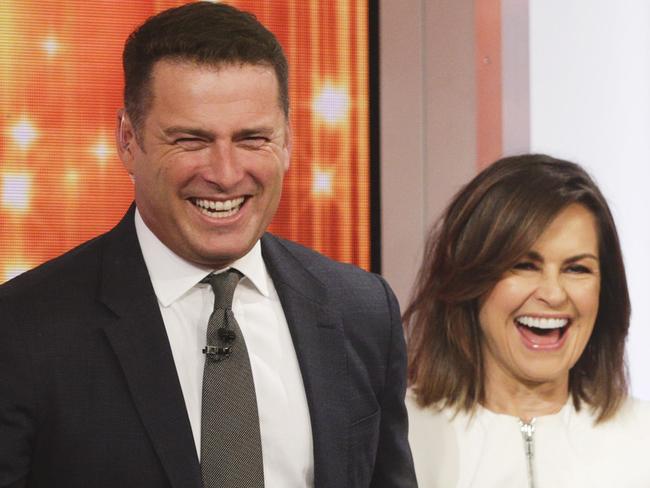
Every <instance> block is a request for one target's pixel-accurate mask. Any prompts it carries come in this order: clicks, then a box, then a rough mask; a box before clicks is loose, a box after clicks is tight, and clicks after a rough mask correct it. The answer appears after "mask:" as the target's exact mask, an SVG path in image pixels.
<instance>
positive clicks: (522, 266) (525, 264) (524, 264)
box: [513, 261, 537, 271]
mask: <svg viewBox="0 0 650 488" xmlns="http://www.w3.org/2000/svg"><path fill="white" fill-rule="evenodd" d="M513 268H514V269H518V270H520V271H535V270H536V269H537V265H536V264H535V263H533V262H532V261H520V262H518V263H516V264H515V265H514V266H513Z"/></svg>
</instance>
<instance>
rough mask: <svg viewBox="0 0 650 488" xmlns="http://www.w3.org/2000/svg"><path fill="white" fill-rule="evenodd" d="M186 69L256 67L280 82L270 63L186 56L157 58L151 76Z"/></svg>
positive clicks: (218, 70) (209, 69) (213, 71)
mask: <svg viewBox="0 0 650 488" xmlns="http://www.w3.org/2000/svg"><path fill="white" fill-rule="evenodd" d="M170 68H171V69H174V70H181V71H185V70H187V71H188V72H189V71H205V72H211V73H220V72H223V71H226V70H230V69H233V68H234V69H246V68H255V69H256V70H259V73H260V75H262V74H265V73H271V74H272V75H273V78H274V79H275V82H276V83H278V79H277V75H276V73H275V70H274V69H273V66H272V65H271V64H269V63H264V62H260V63H250V62H247V61H216V62H205V61H198V60H195V59H192V58H185V57H182V58H180V57H178V58H177V57H164V58H161V59H159V60H157V61H156V62H155V63H154V64H153V66H152V68H151V75H150V78H155V77H156V74H157V73H160V72H161V71H163V70H168V69H170Z"/></svg>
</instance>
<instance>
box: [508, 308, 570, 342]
mask: <svg viewBox="0 0 650 488" xmlns="http://www.w3.org/2000/svg"><path fill="white" fill-rule="evenodd" d="M515 324H516V326H517V330H518V331H519V334H520V335H521V337H522V339H523V342H524V344H525V345H526V346H527V347H528V348H530V349H534V350H549V349H558V348H560V347H562V345H563V344H564V338H565V336H566V332H567V330H568V329H569V326H570V325H571V320H570V319H569V318H567V317H535V316H532V315H522V316H520V317H516V318H515Z"/></svg>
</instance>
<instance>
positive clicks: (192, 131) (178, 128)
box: [163, 125, 214, 140]
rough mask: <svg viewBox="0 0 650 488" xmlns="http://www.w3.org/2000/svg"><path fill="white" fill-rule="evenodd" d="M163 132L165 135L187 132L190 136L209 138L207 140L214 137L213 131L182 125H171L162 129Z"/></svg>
mask: <svg viewBox="0 0 650 488" xmlns="http://www.w3.org/2000/svg"><path fill="white" fill-rule="evenodd" d="M163 133H164V134H165V135H166V136H174V135H178V134H187V135H190V136H196V137H200V138H201V139H209V140H212V139H214V133H212V132H210V131H207V130H203V129H196V128H193V127H183V126H182V125H173V126H171V127H167V128H165V129H163Z"/></svg>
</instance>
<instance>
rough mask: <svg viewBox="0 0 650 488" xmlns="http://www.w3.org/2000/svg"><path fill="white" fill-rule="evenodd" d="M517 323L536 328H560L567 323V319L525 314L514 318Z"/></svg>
mask: <svg viewBox="0 0 650 488" xmlns="http://www.w3.org/2000/svg"><path fill="white" fill-rule="evenodd" d="M515 320H516V321H517V323H519V324H521V325H525V326H526V327H535V328H537V329H560V328H562V327H564V326H566V325H567V324H568V323H569V319H560V318H543V317H531V316H528V315H525V316H523V317H517V318H516V319H515Z"/></svg>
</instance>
